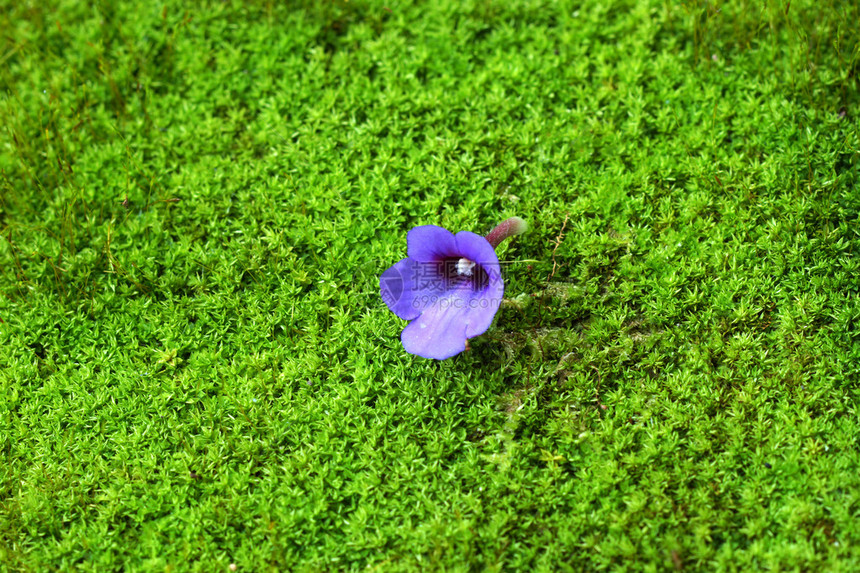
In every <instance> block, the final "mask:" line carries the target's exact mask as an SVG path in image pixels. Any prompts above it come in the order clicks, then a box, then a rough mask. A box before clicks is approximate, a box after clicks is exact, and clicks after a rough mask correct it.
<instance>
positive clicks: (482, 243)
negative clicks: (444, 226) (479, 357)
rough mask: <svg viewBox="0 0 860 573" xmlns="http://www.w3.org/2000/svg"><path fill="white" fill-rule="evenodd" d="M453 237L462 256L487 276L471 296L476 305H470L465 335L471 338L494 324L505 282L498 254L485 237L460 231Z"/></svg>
mask: <svg viewBox="0 0 860 573" xmlns="http://www.w3.org/2000/svg"><path fill="white" fill-rule="evenodd" d="M455 239H456V241H457V250H458V251H459V252H460V253H461V256H463V257H465V258H467V259H469V260H471V261H474V262H475V263H477V264H478V266H480V267H481V268H482V269H483V270H484V272H485V273H487V278H488V282H487V285H486V287H484V289H483V290H482V291H480V292H476V293H473V295H472V296H473V297H474V298H475V299H476V300H477V301H478V304H477V305H476V303H475V302H471V303H470V304H469V316H468V321H467V328H466V336H467V337H468V338H474V337H476V336H478V335H479V334H483V333H485V332H486V331H487V329H488V328H490V325H491V324H492V323H493V317H495V316H496V312H497V311H498V310H499V305H500V304H501V303H502V297H503V296H504V295H505V282H504V281H503V280H502V271H501V268H500V265H499V257H498V256H497V255H496V250H495V249H493V246H492V245H491V244H490V242H489V241H488V240H487V239H485V238H484V237H482V236H480V235H476V234H475V233H470V232H469V231H460V232H459V233H457V235H456V236H455Z"/></svg>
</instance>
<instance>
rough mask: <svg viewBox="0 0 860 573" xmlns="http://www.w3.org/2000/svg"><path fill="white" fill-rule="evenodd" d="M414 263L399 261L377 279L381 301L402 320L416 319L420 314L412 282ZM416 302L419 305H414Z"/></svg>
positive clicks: (413, 281)
mask: <svg viewBox="0 0 860 573" xmlns="http://www.w3.org/2000/svg"><path fill="white" fill-rule="evenodd" d="M414 267H415V261H412V260H410V259H409V257H407V258H405V259H401V260H400V261H398V262H397V263H395V264H394V265H392V266H390V267H389V268H388V269H386V271H385V272H384V273H382V276H380V277H379V289H380V292H381V294H382V300H383V301H384V302H385V304H387V305H388V308H390V309H391V312H393V313H394V314H396V315H397V316H399V317H400V318H402V319H403V320H412V319H414V318H418V315H419V314H421V305H420V298H417V297H419V296H420V294H421V292H420V291H419V290H418V289H417V286H418V285H417V284H416V282H415V280H413V279H414V278H415V277H416V276H419V275H417V274H416V273H415V270H416V269H415V268H414ZM416 301H418V302H419V304H417V305H416V304H415V303H416Z"/></svg>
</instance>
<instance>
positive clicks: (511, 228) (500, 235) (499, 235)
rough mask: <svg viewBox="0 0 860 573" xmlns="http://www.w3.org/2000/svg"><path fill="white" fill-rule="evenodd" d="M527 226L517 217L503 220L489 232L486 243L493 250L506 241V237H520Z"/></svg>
mask: <svg viewBox="0 0 860 573" xmlns="http://www.w3.org/2000/svg"><path fill="white" fill-rule="evenodd" d="M528 228H529V226H528V225H527V224H526V222H525V221H523V220H522V219H520V218H519V217H511V218H510V219H505V220H504V221H502V222H501V223H499V224H498V225H496V227H495V228H494V229H493V230H492V231H490V233H489V234H488V235H487V237H486V238H487V241H489V242H490V244H491V245H493V248H494V249H495V248H496V247H498V246H499V245H500V244H501V242H502V241H504V240H505V239H507V238H508V237H512V236H514V235H521V234H523V233H525V232H526V230H527V229H528Z"/></svg>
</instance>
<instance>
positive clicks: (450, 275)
mask: <svg viewBox="0 0 860 573" xmlns="http://www.w3.org/2000/svg"><path fill="white" fill-rule="evenodd" d="M517 221H519V222H522V220H521V219H517ZM506 223H507V221H506ZM504 224H505V223H503V224H502V225H504ZM502 225H500V226H499V227H497V229H499V228H500V227H502ZM517 229H518V230H517V231H516V232H522V231H523V230H524V229H525V224H524V223H523V224H522V226H521V227H517ZM495 232H496V231H495V230H494V231H493V232H491V233H490V235H488V237H487V238H484V237H482V236H480V235H476V234H475V233H470V232H469V231H461V232H459V233H457V234H456V235H454V234H453V233H451V232H450V231H448V230H447V229H443V228H442V227H437V226H435V225H424V226H421V227H415V228H413V229H412V230H411V231H409V233H408V234H407V236H406V247H407V248H406V254H407V255H408V256H407V257H406V258H405V259H402V260H400V261H399V262H398V263H396V264H395V265H393V266H392V267H390V268H389V269H388V270H386V271H385V272H384V273H382V276H381V277H380V279H379V285H380V288H381V292H382V299H383V300H384V301H385V304H387V305H388V308H390V309H391V311H392V312H393V313H394V314H396V315H397V316H399V317H400V318H402V319H404V320H411V321H412V322H410V323H409V325H407V326H406V328H404V329H403V332H402V333H401V334H400V340H401V341H402V342H403V347H404V348H405V349H406V351H407V352H409V353H411V354H417V355H418V356H423V357H424V358H435V359H437V360H444V359H446V358H450V357H452V356H454V355H456V354H459V353H460V352H463V350H465V349H466V340H467V339H469V338H474V337H475V336H478V335H480V334H483V333H484V332H486V330H487V329H488V328H489V327H490V324H491V323H492V322H493V317H494V316H495V315H496V312H497V311H498V310H499V304H500V303H501V301H502V295H503V294H504V292H505V285H504V282H503V281H502V275H501V270H500V268H499V259H498V257H497V256H496V251H495V249H494V246H495V245H498V243H499V242H500V241H501V240H503V239H504V238H505V236H510V234H513V232H514V231H511V230H510V229H508V228H506V231H505V232H504V233H501V234H502V235H504V236H502V237H501V238H500V237H499V235H500V234H499V233H496V235H494V234H493V233H495Z"/></svg>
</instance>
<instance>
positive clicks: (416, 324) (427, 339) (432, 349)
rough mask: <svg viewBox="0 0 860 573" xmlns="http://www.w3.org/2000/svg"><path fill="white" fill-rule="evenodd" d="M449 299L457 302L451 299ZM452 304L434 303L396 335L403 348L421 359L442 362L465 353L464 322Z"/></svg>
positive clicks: (454, 298)
mask: <svg viewBox="0 0 860 573" xmlns="http://www.w3.org/2000/svg"><path fill="white" fill-rule="evenodd" d="M453 300H457V299H456V297H453ZM456 306H457V305H455V304H441V303H440V301H437V303H436V304H434V305H432V306H430V307H428V308H427V309H425V310H424V312H423V313H421V316H419V317H418V318H416V319H415V320H413V321H412V322H410V323H409V325H408V326H407V327H406V328H404V329H403V332H401V333H400V340H401V342H403V348H405V349H406V352H409V353H410V354H417V355H418V356H421V357H423V358H434V359H436V360H445V359H446V358H451V357H452V356H454V355H456V354H459V353H461V352H463V351H464V350H466V327H467V325H466V323H465V319H464V316H463V313H462V312H461V309H459V308H456Z"/></svg>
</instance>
